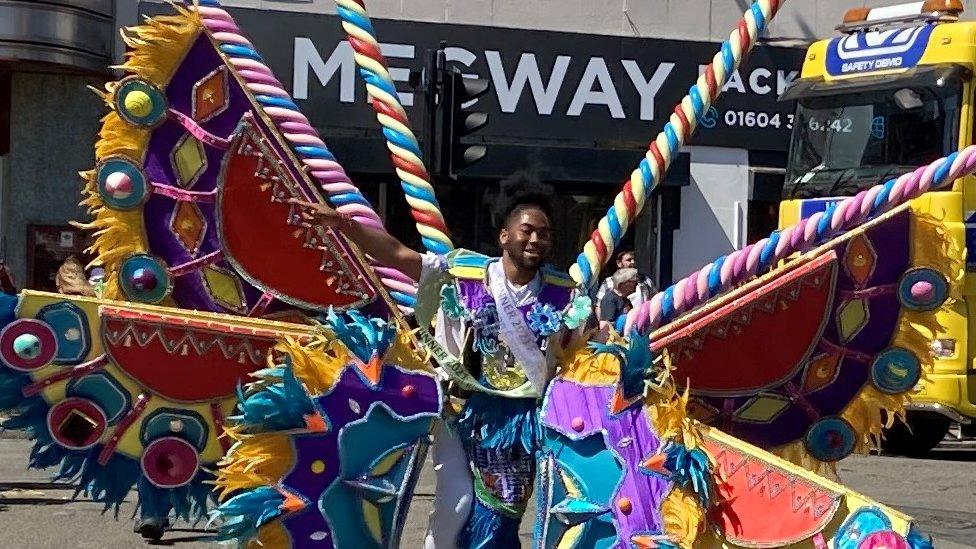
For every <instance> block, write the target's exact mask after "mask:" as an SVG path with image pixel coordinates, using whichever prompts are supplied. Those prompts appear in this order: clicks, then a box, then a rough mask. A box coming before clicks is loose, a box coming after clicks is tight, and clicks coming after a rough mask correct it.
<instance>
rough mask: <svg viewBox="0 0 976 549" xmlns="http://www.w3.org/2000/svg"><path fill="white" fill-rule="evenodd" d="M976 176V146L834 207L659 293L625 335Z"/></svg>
mask: <svg viewBox="0 0 976 549" xmlns="http://www.w3.org/2000/svg"><path fill="white" fill-rule="evenodd" d="M974 172H976V145H970V146H969V147H966V148H965V149H963V150H962V151H960V152H954V153H952V154H950V155H949V156H946V157H943V158H940V159H938V160H936V161H935V162H932V163H931V164H928V165H926V166H921V167H919V168H916V169H915V170H914V171H912V172H909V173H906V174H903V175H901V176H900V177H898V178H895V179H890V180H888V181H887V182H885V183H882V184H880V185H875V186H873V187H871V188H869V189H866V190H863V191H861V192H859V193H857V194H856V195H854V196H851V197H848V198H845V199H844V200H842V201H840V202H838V203H836V204H831V205H830V206H829V207H828V208H827V210H826V211H823V212H817V213H815V214H813V215H811V216H810V217H808V218H806V219H801V220H800V221H799V222H798V223H796V224H795V225H792V226H790V227H787V228H785V229H782V230H779V231H774V232H773V233H772V234H770V235H769V236H768V237H766V238H763V239H762V240H760V241H758V242H756V243H754V244H750V245H749V246H746V247H745V248H742V249H741V250H736V251H734V252H732V253H731V254H729V255H728V256H722V257H720V258H718V259H716V260H715V261H713V262H712V263H709V264H708V265H705V266H704V267H702V268H701V269H700V270H698V271H695V272H694V273H692V274H691V275H689V276H688V277H686V278H683V279H681V280H679V281H678V282H677V283H676V284H674V285H673V286H671V287H669V288H667V289H665V290H664V291H662V292H658V293H657V294H656V295H654V296H653V297H652V298H651V299H650V300H649V301H648V302H646V303H643V304H641V306H640V307H638V308H636V309H634V310H632V311H631V312H630V313H629V314H628V315H627V322H626V325H625V328H624V332H625V333H630V332H631V331H632V330H634V329H636V330H638V331H639V332H642V333H643V332H646V331H649V330H653V329H654V328H656V327H658V326H659V325H661V324H664V323H667V322H669V321H671V320H672V319H674V318H675V317H676V316H677V315H678V314H680V313H682V312H684V311H689V310H691V309H693V308H695V307H697V306H698V305H701V304H702V303H704V302H705V301H708V300H709V299H711V298H713V297H715V296H717V295H719V294H720V293H722V292H724V291H726V290H728V289H730V288H733V287H735V286H737V285H739V284H741V283H742V282H745V281H746V280H748V279H750V278H752V277H754V276H756V275H758V274H761V273H763V272H765V271H767V270H769V269H771V268H772V267H773V266H774V265H776V263H777V262H778V261H780V260H782V259H785V258H787V257H789V256H790V255H792V254H794V253H800V252H805V251H808V250H810V249H812V248H813V247H815V246H817V245H819V244H822V243H824V242H826V241H827V240H830V239H831V238H833V237H835V236H837V235H839V234H841V233H843V232H845V231H848V230H850V229H852V228H854V227H857V226H858V225H860V224H861V223H863V222H864V221H866V220H868V219H871V218H873V217H876V216H878V215H879V214H882V213H884V212H886V211H888V210H891V209H892V208H895V207H897V206H899V205H901V204H904V203H905V202H908V201H909V200H912V199H913V198H917V197H919V196H921V195H923V194H925V193H926V192H928V191H931V190H943V189H945V188H947V187H949V186H951V185H952V182H953V181H955V180H956V179H959V178H960V177H963V176H966V175H970V174H972V173H974Z"/></svg>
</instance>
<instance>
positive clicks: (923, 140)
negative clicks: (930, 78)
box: [783, 82, 961, 198]
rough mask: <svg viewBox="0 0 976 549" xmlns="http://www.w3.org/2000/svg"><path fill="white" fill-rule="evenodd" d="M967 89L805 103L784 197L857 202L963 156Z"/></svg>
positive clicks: (894, 91) (887, 92)
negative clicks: (886, 184) (859, 196)
mask: <svg viewBox="0 0 976 549" xmlns="http://www.w3.org/2000/svg"><path fill="white" fill-rule="evenodd" d="M960 95H961V85H960V84H958V82H956V83H952V84H950V85H945V86H926V87H893V88H888V89H876V90H868V91H860V92H855V93H845V94H838V95H825V96H820V97H808V98H803V99H800V100H799V102H798V103H797V114H796V118H795V124H794V127H793V138H792V143H791V146H790V159H789V166H788V168H787V179H786V185H785V186H784V188H783V195H784V198H816V197H826V196H850V195H854V194H856V193H858V192H859V191H861V190H863V189H865V188H868V187H870V186H872V185H875V184H877V183H879V182H882V181H883V180H885V179H886V178H890V177H895V176H897V175H900V174H902V173H904V172H905V171H909V170H911V169H914V168H915V167H917V166H919V165H921V164H926V163H929V162H932V161H933V160H935V159H937V158H939V157H941V156H944V155H946V154H948V153H950V152H951V151H954V150H956V144H957V142H958V141H957V139H958V138H957V136H958V124H959V109H960Z"/></svg>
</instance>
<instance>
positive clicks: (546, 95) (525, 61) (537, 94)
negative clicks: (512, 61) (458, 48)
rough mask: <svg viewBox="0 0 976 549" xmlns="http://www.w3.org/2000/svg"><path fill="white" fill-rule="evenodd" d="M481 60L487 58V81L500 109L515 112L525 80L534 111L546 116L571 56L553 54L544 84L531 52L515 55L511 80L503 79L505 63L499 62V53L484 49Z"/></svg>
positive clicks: (553, 101) (553, 103)
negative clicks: (516, 63)
mask: <svg viewBox="0 0 976 549" xmlns="http://www.w3.org/2000/svg"><path fill="white" fill-rule="evenodd" d="M485 60H486V61H488V71H489V72H490V73H491V83H492V85H493V86H494V87H495V93H497V94H498V104H499V105H501V107H502V112H515V107H516V106H518V101H519V97H522V90H524V89H525V84H526V83H528V84H529V88H530V89H531V90H532V99H533V100H535V107H536V112H538V113H539V114H546V115H548V114H552V109H553V108H554V107H555V106H556V98H557V97H558V96H559V89H560V88H561V87H562V85H563V79H564V78H566V71H567V70H568V69H569V62H570V60H572V58H571V57H570V56H568V55H560V56H557V57H556V62H555V63H554V64H553V66H552V71H551V72H550V73H549V82H548V83H545V84H544V83H543V82H542V74H540V73H539V63H538V62H537V61H536V59H535V54H534V53H523V54H522V56H521V57H519V61H518V65H517V66H516V67H515V74H514V75H512V81H511V83H509V82H508V81H506V80H505V66H504V65H503V64H502V56H501V54H500V53H498V52H497V51H492V50H487V51H485Z"/></svg>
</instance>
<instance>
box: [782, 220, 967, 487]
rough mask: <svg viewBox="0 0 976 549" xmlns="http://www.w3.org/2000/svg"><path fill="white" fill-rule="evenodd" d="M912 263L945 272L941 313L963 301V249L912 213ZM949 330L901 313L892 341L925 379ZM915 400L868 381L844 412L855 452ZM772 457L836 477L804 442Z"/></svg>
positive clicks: (924, 316)
mask: <svg viewBox="0 0 976 549" xmlns="http://www.w3.org/2000/svg"><path fill="white" fill-rule="evenodd" d="M911 231H912V238H911V240H912V241H913V242H915V243H916V244H915V245H913V247H912V251H913V257H912V265H913V266H914V267H928V268H931V269H934V270H936V271H939V272H941V273H942V274H944V275H945V276H946V278H947V279H948V281H949V288H950V293H949V299H948V301H947V302H946V303H945V304H944V305H943V309H950V308H951V307H952V305H953V301H954V300H955V299H958V298H959V297H960V293H959V289H960V288H961V287H962V284H961V281H962V279H963V276H964V275H965V255H966V254H965V250H963V249H962V248H961V247H960V246H959V245H958V243H957V242H956V241H955V239H953V238H952V236H951V235H950V234H949V233H947V232H946V230H945V225H944V222H943V221H942V220H941V219H938V218H936V217H935V216H932V215H930V214H927V213H923V212H920V211H918V210H915V209H913V210H912V226H911ZM940 331H941V332H944V331H945V330H944V329H942V327H941V326H940V325H939V323H938V319H937V318H936V315H935V314H934V313H932V312H916V311H909V310H907V309H902V311H901V316H900V318H899V321H898V328H897V330H896V332H895V334H894V337H893V338H892V343H891V344H892V346H895V347H903V348H905V349H908V350H910V351H912V352H913V353H915V356H917V357H918V358H919V361H920V362H921V364H922V377H923V379H925V378H926V373H927V372H930V371H931V369H932V367H933V365H934V361H933V359H932V354H931V352H930V348H929V344H930V342H931V341H932V339H934V338H935V334H936V333H938V332H940ZM909 400H911V394H910V393H903V394H898V395H889V394H885V393H882V392H880V391H878V390H877V389H875V388H874V386H872V385H871V384H870V382H868V384H866V385H865V386H864V388H863V389H861V391H860V392H859V393H858V395H857V396H856V397H855V398H854V399H853V400H852V401H851V402H850V403H849V404H848V405H847V407H846V408H845V409H844V411H843V412H842V413H841V417H843V418H844V419H846V420H847V421H848V422H849V423H850V424H851V426H852V427H854V431H855V433H857V438H856V444H855V447H854V452H855V453H858V454H867V453H868V452H870V451H871V450H876V449H878V448H880V446H881V440H882V438H883V437H884V430H885V429H889V428H891V427H892V426H893V425H894V423H895V421H897V420H899V419H901V420H903V419H904V418H905V405H906V404H908V402H909ZM772 453H773V454H775V455H777V456H779V457H781V458H783V459H785V460H787V461H789V462H791V463H794V464H796V465H799V466H800V467H803V468H804V469H807V470H809V471H813V472H815V473H818V474H820V475H823V476H826V477H828V478H833V479H836V478H838V475H837V467H836V464H834V463H825V462H822V461H820V460H817V459H816V458H814V457H813V456H811V455H810V454H809V452H807V449H806V445H805V444H804V442H803V441H802V440H798V441H795V442H792V443H790V444H786V445H783V446H780V447H778V448H774V449H772Z"/></svg>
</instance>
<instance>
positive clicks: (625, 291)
mask: <svg viewBox="0 0 976 549" xmlns="http://www.w3.org/2000/svg"><path fill="white" fill-rule="evenodd" d="M639 276H640V275H639V274H638V273H637V269H635V268H633V267H624V268H623V269H618V270H617V272H615V273H613V276H611V277H610V280H611V281H612V283H613V286H612V287H611V289H610V290H609V291H607V292H606V293H605V294H604V295H603V298H602V299H601V300H600V305H599V316H598V318H599V320H600V329H601V330H605V329H606V328H607V327H610V326H612V327H614V329H616V330H617V331H618V332H622V331H623V326H620V325H619V324H620V320H621V319H622V318H623V317H624V315H626V314H627V313H628V312H630V310H631V309H633V308H634V305H633V303H631V300H630V298H629V297H628V296H630V295H632V294H634V293H635V292H636V291H637V287H638V285H639V284H640V280H639Z"/></svg>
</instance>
